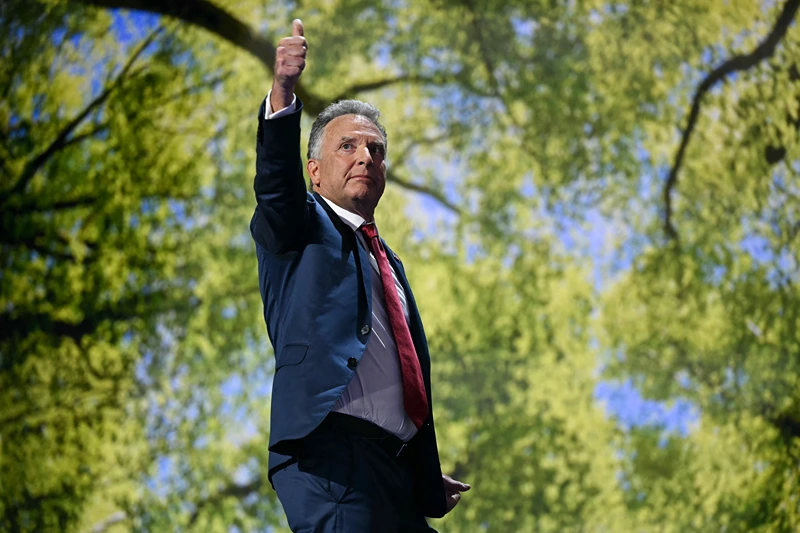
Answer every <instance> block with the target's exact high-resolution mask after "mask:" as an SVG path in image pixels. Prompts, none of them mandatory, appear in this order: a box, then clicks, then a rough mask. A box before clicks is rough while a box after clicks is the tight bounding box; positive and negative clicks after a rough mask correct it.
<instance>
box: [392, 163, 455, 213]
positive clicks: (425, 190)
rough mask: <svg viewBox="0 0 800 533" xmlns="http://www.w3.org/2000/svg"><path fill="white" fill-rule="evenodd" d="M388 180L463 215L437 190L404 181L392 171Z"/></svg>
mask: <svg viewBox="0 0 800 533" xmlns="http://www.w3.org/2000/svg"><path fill="white" fill-rule="evenodd" d="M386 178H387V181H389V182H391V183H394V184H396V185H399V186H400V187H402V188H403V189H407V190H409V191H414V192H418V193H422V194H425V195H427V196H430V197H431V198H433V199H434V200H436V201H438V202H439V203H440V204H442V206H443V207H446V208H447V209H449V210H450V211H452V212H453V213H456V214H458V215H460V214H461V208H460V207H458V206H457V205H455V204H454V203H452V202H450V200H448V199H447V198H446V197H445V196H444V194H442V193H441V192H440V191H437V190H435V189H431V188H430V187H426V186H425V185H420V184H418V183H413V182H410V181H407V180H404V179H402V178H399V177H398V176H397V174H395V173H394V172H391V171H387V172H386Z"/></svg>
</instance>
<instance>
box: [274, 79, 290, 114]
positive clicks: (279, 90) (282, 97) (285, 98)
mask: <svg viewBox="0 0 800 533" xmlns="http://www.w3.org/2000/svg"><path fill="white" fill-rule="evenodd" d="M292 100H294V86H291V87H283V86H281V85H280V84H279V83H278V82H277V80H276V81H275V82H273V84H272V92H271V93H270V98H269V103H270V105H271V106H272V110H273V111H278V110H280V109H284V108H286V107H289V106H290V105H292Z"/></svg>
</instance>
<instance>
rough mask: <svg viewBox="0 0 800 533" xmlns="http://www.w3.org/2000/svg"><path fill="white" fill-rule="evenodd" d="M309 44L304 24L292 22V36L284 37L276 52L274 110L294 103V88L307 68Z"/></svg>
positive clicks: (271, 100) (273, 90)
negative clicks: (304, 33) (305, 35)
mask: <svg viewBox="0 0 800 533" xmlns="http://www.w3.org/2000/svg"><path fill="white" fill-rule="evenodd" d="M306 50H308V43H307V42H306V38H305V37H304V36H303V23H302V22H301V21H300V19H294V20H293V21H292V36H291V37H284V38H283V39H281V41H280V43H278V49H277V50H276V52H275V79H274V80H273V82H272V96H271V97H270V104H271V105H272V109H274V110H277V109H283V108H284V107H287V106H289V105H290V104H291V103H292V98H293V94H294V86H295V85H297V80H299V79H300V74H302V73H303V69H304V68H306Z"/></svg>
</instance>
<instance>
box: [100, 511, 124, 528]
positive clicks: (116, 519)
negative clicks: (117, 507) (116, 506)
mask: <svg viewBox="0 0 800 533" xmlns="http://www.w3.org/2000/svg"><path fill="white" fill-rule="evenodd" d="M127 519H128V515H126V514H125V513H124V512H123V511H117V512H116V513H113V514H112V515H110V516H108V517H107V518H105V519H103V520H102V521H100V522H98V523H97V524H95V525H94V526H92V529H91V532H92V533H103V532H104V531H105V530H107V529H108V528H110V527H111V526H113V525H114V524H119V523H120V522H124V521H125V520H127Z"/></svg>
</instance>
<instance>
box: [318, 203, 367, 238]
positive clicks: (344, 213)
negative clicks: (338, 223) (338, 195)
mask: <svg viewBox="0 0 800 533" xmlns="http://www.w3.org/2000/svg"><path fill="white" fill-rule="evenodd" d="M320 196H322V195H321V194H320ZM322 198H323V199H324V200H325V201H326V202H328V205H329V206H331V209H333V212H334V213H336V214H337V215H339V218H341V219H342V222H344V223H345V224H347V225H348V226H350V228H351V229H352V230H353V231H356V230H357V229H358V228H360V227H361V226H362V224H364V223H365V222H366V220H364V218H363V217H362V216H361V215H358V214H356V213H353V212H352V211H348V210H347V209H343V208H341V207H339V206H338V205H336V204H335V203H333V202H331V201H330V200H328V199H327V198H325V197H324V196H322Z"/></svg>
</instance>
